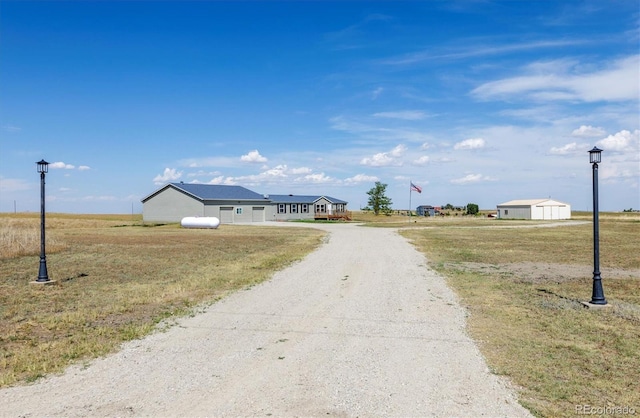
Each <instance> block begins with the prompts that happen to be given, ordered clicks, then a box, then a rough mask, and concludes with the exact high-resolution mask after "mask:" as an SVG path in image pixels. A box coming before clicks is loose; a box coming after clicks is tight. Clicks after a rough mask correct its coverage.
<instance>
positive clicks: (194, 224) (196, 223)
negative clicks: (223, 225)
mask: <svg viewBox="0 0 640 418" xmlns="http://www.w3.org/2000/svg"><path fill="white" fill-rule="evenodd" d="M218 225H220V219H218V218H216V217H215V216H203V217H199V216H187V217H186V218H182V220H181V221H180V226H181V227H183V228H208V229H216V228H217V227H218Z"/></svg>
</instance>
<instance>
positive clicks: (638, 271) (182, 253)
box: [0, 212, 640, 417]
mask: <svg viewBox="0 0 640 418" xmlns="http://www.w3.org/2000/svg"><path fill="white" fill-rule="evenodd" d="M354 220H355V221H357V222H363V223H365V225H367V226H375V227H394V228H400V229H401V233H402V234H403V235H404V236H406V237H407V238H408V239H410V240H411V241H412V243H413V244H414V245H416V247H417V248H418V249H420V250H421V251H422V252H424V253H425V254H426V255H427V258H428V261H429V264H430V266H431V267H432V268H434V269H436V270H437V271H439V272H440V273H441V274H442V275H443V276H445V277H446V278H447V280H448V283H449V285H450V286H451V287H452V288H453V289H454V290H455V291H456V293H457V294H458V295H459V297H460V301H461V303H462V304H463V306H465V307H466V309H467V311H468V313H469V333H470V334H471V336H472V337H473V338H474V339H475V340H476V341H477V342H478V344H479V345H480V348H481V350H482V352H483V354H484V355H485V357H486V359H487V362H488V364H489V365H490V368H491V369H492V371H493V372H495V373H497V374H500V375H505V376H507V377H508V378H509V379H510V380H511V381H512V382H513V383H514V384H515V385H516V386H517V388H518V390H519V392H520V398H521V401H522V403H523V404H524V405H525V406H526V407H527V408H529V409H530V410H531V411H532V412H533V413H534V414H535V415H536V416H544V417H557V416H558V417H559V416H573V415H575V414H576V411H577V409H576V408H578V407H580V406H583V405H589V406H591V407H594V408H603V407H608V408H617V407H620V408H623V407H630V408H634V409H635V411H636V414H638V413H640V394H639V393H640V392H639V391H638V382H639V381H640V252H639V251H638V248H640V216H639V215H638V214H606V213H604V214H601V216H600V235H601V236H600V245H601V271H602V277H603V283H604V291H605V296H606V298H607V300H608V301H609V307H607V308H604V309H597V310H595V309H587V308H585V307H584V306H583V305H582V304H581V303H580V301H586V300H589V299H590V296H591V282H592V280H591V279H592V267H593V249H592V225H591V223H590V221H591V214H589V213H577V214H575V216H574V220H578V221H584V222H583V223H582V224H575V223H573V222H567V221H563V222H560V226H557V227H553V228H545V227H538V226H541V225H542V226H544V225H548V224H549V222H546V223H545V222H540V221H507V220H496V219H489V218H486V217H465V216H449V217H440V218H423V217H415V216H414V217H411V218H409V217H407V216H399V215H391V216H384V215H381V216H377V217H375V216H373V215H372V214H369V213H364V212H355V213H354ZM322 238H323V233H321V232H320V231H317V230H313V229H309V228H270V227H264V226H240V225H223V226H221V227H220V228H219V229H217V230H185V229H181V228H179V227H178V226H177V225H175V224H174V225H160V226H150V225H149V226H144V225H143V224H142V222H141V220H140V218H139V217H132V216H126V215H123V216H101V215H61V214H51V215H48V217H47V261H48V267H49V275H50V276H51V278H52V279H54V280H56V283H55V284H54V285H50V286H42V285H33V284H30V282H31V281H33V280H35V278H36V277H37V274H38V254H39V249H40V248H39V217H38V215H37V214H0V387H6V386H10V385H14V384H18V383H21V382H27V381H32V380H34V379H37V378H38V377H40V376H43V375H45V374H48V373H53V372H59V371H61V370H63V369H64V367H65V366H67V365H68V364H70V363H72V362H78V361H83V360H88V359H91V358H94V357H96V356H102V355H104V354H106V353H108V352H111V351H113V350H115V349H117V347H118V346H119V344H120V343H121V342H123V341H127V340H130V339H135V338H140V337H142V336H144V335H146V334H147V333H149V332H151V331H152V330H154V329H156V327H157V325H158V324H159V323H163V321H169V322H170V321H171V318H172V317H174V316H176V315H188V314H192V313H195V312H197V309H198V307H199V306H203V304H204V305H206V304H208V303H211V302H212V301H215V300H217V299H218V298H220V297H222V296H224V295H225V294H227V293H228V292H232V291H234V290H237V289H242V288H246V287H248V286H251V285H252V284H255V283H258V282H260V281H261V280H264V279H266V278H268V277H270V276H271V275H272V274H273V272H275V271H276V270H279V269H282V268H284V267H285V266H287V265H288V264H290V263H291V262H293V261H295V260H299V259H300V258H302V257H303V256H304V255H305V254H307V253H308V252H310V251H312V250H313V249H314V248H316V247H317V246H318V245H319V243H320V242H321V241H322ZM381 245H383V243H381ZM610 410H612V411H614V409H610Z"/></svg>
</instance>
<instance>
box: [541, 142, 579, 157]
mask: <svg viewBox="0 0 640 418" xmlns="http://www.w3.org/2000/svg"><path fill="white" fill-rule="evenodd" d="M582 151H586V148H585V147H584V146H583V145H578V143H577V142H572V143H570V144H566V145H563V146H561V147H552V148H551V150H549V154H551V155H568V154H577V153H578V152H582Z"/></svg>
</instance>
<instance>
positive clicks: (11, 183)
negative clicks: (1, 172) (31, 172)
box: [0, 176, 31, 193]
mask: <svg viewBox="0 0 640 418" xmlns="http://www.w3.org/2000/svg"><path fill="white" fill-rule="evenodd" d="M29 189H31V186H30V185H29V183H28V182H27V181H26V180H23V179H8V178H4V177H1V176H0V192H3V193H8V192H18V191H22V190H29Z"/></svg>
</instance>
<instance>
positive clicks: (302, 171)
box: [291, 167, 313, 174]
mask: <svg viewBox="0 0 640 418" xmlns="http://www.w3.org/2000/svg"><path fill="white" fill-rule="evenodd" d="M311 172H313V170H312V169H310V168H309V167H298V168H292V169H291V174H309V173H311Z"/></svg>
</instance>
